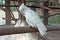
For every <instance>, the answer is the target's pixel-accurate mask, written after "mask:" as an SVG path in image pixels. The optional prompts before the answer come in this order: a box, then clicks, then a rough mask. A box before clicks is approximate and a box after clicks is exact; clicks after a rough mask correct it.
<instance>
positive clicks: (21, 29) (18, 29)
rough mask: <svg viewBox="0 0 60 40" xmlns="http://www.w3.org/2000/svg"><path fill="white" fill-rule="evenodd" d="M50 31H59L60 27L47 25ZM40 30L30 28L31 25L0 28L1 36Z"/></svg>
mask: <svg viewBox="0 0 60 40" xmlns="http://www.w3.org/2000/svg"><path fill="white" fill-rule="evenodd" d="M47 29H48V30H47V32H48V31H58V30H60V27H59V26H58V27H57V26H47ZM32 32H38V29H37V28H34V27H33V28H30V27H6V28H5V27H4V28H0V36H1V35H11V34H22V33H32Z"/></svg>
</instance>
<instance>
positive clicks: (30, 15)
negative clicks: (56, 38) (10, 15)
mask: <svg viewBox="0 0 60 40" xmlns="http://www.w3.org/2000/svg"><path fill="white" fill-rule="evenodd" d="M19 11H20V13H21V14H22V15H23V16H24V17H25V18H26V22H27V23H28V25H30V26H32V27H36V28H37V29H38V31H39V33H40V35H41V36H42V37H43V36H44V35H46V31H47V28H46V26H45V25H44V24H43V22H42V21H41V19H40V16H39V15H38V13H37V12H36V11H33V10H31V9H30V8H29V7H27V6H26V5H24V3H22V4H21V5H20V6H19Z"/></svg>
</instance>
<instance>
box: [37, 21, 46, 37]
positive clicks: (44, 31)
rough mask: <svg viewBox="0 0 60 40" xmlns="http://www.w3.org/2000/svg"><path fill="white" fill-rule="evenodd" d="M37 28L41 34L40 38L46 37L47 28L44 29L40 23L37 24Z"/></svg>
mask: <svg viewBox="0 0 60 40" xmlns="http://www.w3.org/2000/svg"><path fill="white" fill-rule="evenodd" d="M37 28H38V30H39V33H40V34H41V36H44V35H46V31H47V28H46V27H45V25H44V24H43V23H42V22H39V23H38V25H37Z"/></svg>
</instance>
